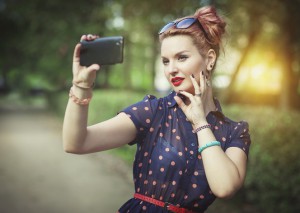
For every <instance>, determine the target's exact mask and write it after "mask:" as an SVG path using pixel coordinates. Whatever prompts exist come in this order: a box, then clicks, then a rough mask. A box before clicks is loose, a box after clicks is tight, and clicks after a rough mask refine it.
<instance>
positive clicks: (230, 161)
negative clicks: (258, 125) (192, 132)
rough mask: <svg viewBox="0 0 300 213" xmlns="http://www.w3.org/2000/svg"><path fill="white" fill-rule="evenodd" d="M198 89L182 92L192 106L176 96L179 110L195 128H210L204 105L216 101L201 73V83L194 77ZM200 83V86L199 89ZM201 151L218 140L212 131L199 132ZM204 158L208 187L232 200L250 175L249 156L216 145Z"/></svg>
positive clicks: (216, 193)
mask: <svg viewBox="0 0 300 213" xmlns="http://www.w3.org/2000/svg"><path fill="white" fill-rule="evenodd" d="M191 80H192V82H193V85H194V88H195V94H202V95H201V96H199V95H195V96H194V95H193V94H190V93H188V92H185V91H181V92H180V93H181V94H182V95H184V96H186V97H187V98H188V99H189V100H190V103H187V104H185V103H184V102H183V101H182V99H181V98H180V97H178V96H175V100H176V102H177V103H178V105H179V107H180V108H181V109H182V110H183V112H184V113H185V115H186V116H187V118H188V119H189V121H190V122H191V124H192V126H193V128H194V129H196V128H198V127H200V126H203V125H207V124H208V123H207V121H206V114H207V113H208V112H205V110H204V108H205V106H204V104H203V101H204V103H205V104H207V103H209V102H208V101H209V100H210V99H212V95H211V94H212V91H211V88H207V84H206V82H205V76H204V74H203V72H202V73H200V80H199V81H200V83H197V81H196V79H195V78H194V77H193V76H191ZM199 84H200V86H199ZM197 137H198V142H199V144H198V145H199V148H200V147H202V146H203V145H205V144H207V143H209V142H212V141H216V138H215V136H214V134H213V132H212V131H211V130H210V128H205V129H202V130H201V131H198V132H197ZM201 157H202V161H203V165H204V169H205V174H206V177H207V181H208V184H209V186H210V188H211V190H212V192H213V194H214V195H215V196H217V197H219V198H227V197H231V196H232V195H233V194H234V193H235V192H236V191H237V190H238V189H239V188H240V187H241V186H242V185H243V182H244V179H245V175H246V165H247V156H246V154H245V153H244V152H243V151H242V150H241V149H239V148H235V147H232V148H228V149H227V150H226V152H224V151H223V150H222V148H221V147H220V146H212V147H209V148H206V149H204V150H203V151H202V152H201Z"/></svg>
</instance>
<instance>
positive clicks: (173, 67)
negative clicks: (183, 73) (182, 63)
mask: <svg viewBox="0 0 300 213" xmlns="http://www.w3.org/2000/svg"><path fill="white" fill-rule="evenodd" d="M168 72H169V73H170V74H171V75H172V74H175V73H177V72H178V68H177V66H176V63H170V65H169V67H168Z"/></svg>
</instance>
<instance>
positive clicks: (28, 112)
mask: <svg viewBox="0 0 300 213" xmlns="http://www.w3.org/2000/svg"><path fill="white" fill-rule="evenodd" d="M61 129H62V122H61V120H59V119H57V117H55V116H54V115H53V114H51V113H49V112H48V111H47V110H46V109H44V108H32V107H27V108H22V107H21V108H20V107H11V106H10V107H3V106H2V107H1V106H0V212H1V213H86V212H89V213H94V212H97V213H111V212H116V211H117V210H118V207H120V205H122V204H123V203H124V202H126V201H127V200H128V199H129V198H131V197H132V195H133V184H132V180H131V168H130V166H128V165H126V164H125V163H124V162H123V161H121V160H119V159H116V158H114V157H113V156H112V155H110V154H108V153H107V152H103V153H96V154H89V155H72V154H67V153H65V152H64V151H63V149H62V140H61Z"/></svg>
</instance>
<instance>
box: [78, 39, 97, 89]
mask: <svg viewBox="0 0 300 213" xmlns="http://www.w3.org/2000/svg"><path fill="white" fill-rule="evenodd" d="M96 38H99V36H97V35H91V34H88V35H83V36H81V39H80V41H83V40H86V41H92V40H95V39H96ZM80 47H81V44H80V43H78V44H77V45H76V46H75V49H74V55H73V84H74V85H76V86H77V87H79V88H85V89H89V88H92V86H93V84H94V81H95V78H96V71H97V70H99V69H100V65H99V64H92V65H91V66H89V67H85V66H81V65H80Z"/></svg>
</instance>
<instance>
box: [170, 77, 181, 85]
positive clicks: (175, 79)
mask: <svg viewBox="0 0 300 213" xmlns="http://www.w3.org/2000/svg"><path fill="white" fill-rule="evenodd" d="M183 80H184V78H181V77H175V78H172V79H171V82H172V84H173V85H174V86H175V87H178V86H179V85H180V84H181V83H182V82H183Z"/></svg>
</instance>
